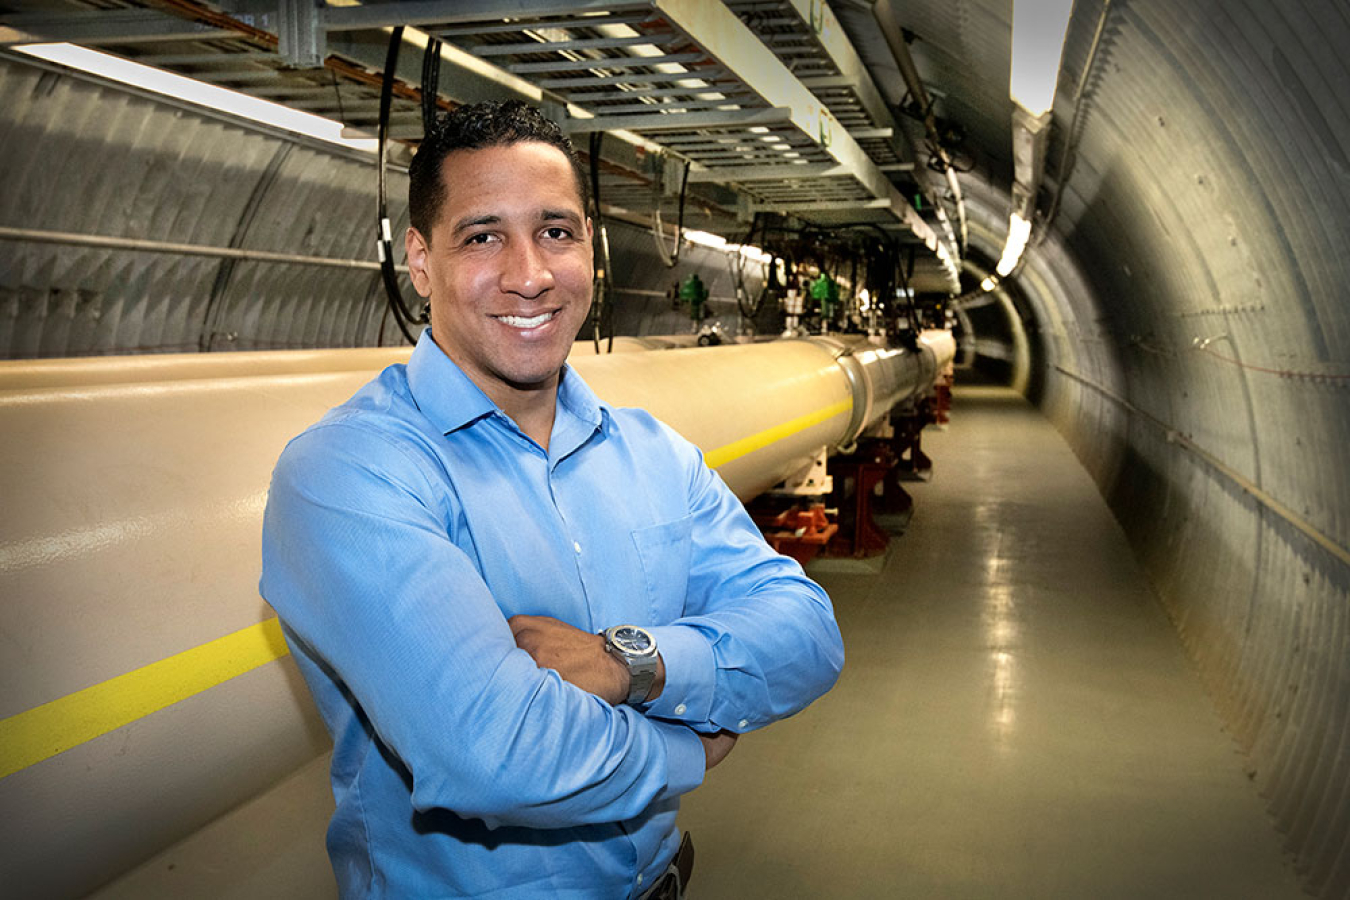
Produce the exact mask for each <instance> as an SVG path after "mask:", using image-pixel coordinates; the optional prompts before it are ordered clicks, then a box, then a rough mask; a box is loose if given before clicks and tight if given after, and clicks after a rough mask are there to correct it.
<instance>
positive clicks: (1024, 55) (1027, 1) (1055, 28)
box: [1008, 0, 1073, 116]
mask: <svg viewBox="0 0 1350 900" xmlns="http://www.w3.org/2000/svg"><path fill="white" fill-rule="evenodd" d="M1072 8H1073V2H1072V0H1013V11H1012V12H1013V24H1012V73H1011V78H1010V79H1009V85H1008V92H1009V93H1010V94H1011V95H1012V99H1013V101H1014V102H1016V103H1018V104H1019V105H1021V107H1022V108H1023V109H1025V110H1026V111H1027V112H1029V113H1031V115H1032V116H1039V115H1041V114H1042V113H1046V112H1048V111H1049V110H1050V108H1051V107H1052V106H1053V105H1054V100H1055V82H1056V81H1057V80H1058V78H1059V61H1060V56H1061V55H1062V54H1063V52H1064V33H1065V31H1066V30H1067V29H1068V27H1069V12H1070V10H1071V9H1072Z"/></svg>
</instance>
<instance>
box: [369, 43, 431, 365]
mask: <svg viewBox="0 0 1350 900" xmlns="http://www.w3.org/2000/svg"><path fill="white" fill-rule="evenodd" d="M402 43H403V27H402V26H399V27H397V28H395V29H394V30H393V33H392V34H390V35H389V51H388V53H386V54H385V58H384V79H383V81H382V83H381V85H380V125H379V132H378V144H379V161H378V163H377V164H376V167H375V168H376V172H377V176H376V223H375V249H376V251H377V252H378V253H379V257H380V276H381V279H382V280H383V281H384V294H385V297H386V299H388V301H389V309H390V311H391V312H393V314H394V321H396V322H397V323H398V330H399V331H401V332H403V337H404V338H406V339H407V341H408V343H410V344H416V343H417V339H416V338H415V337H413V335H412V332H411V331H410V330H409V329H408V325H409V324H412V323H419V322H426V320H427V319H426V314H425V313H423V315H422V316H420V317H419V316H413V314H412V313H410V312H408V308H407V306H406V305H404V302H403V294H402V292H401V291H400V290H399V287H398V272H397V271H395V269H394V248H393V236H392V234H391V227H390V224H389V206H388V203H387V202H386V201H385V161H386V156H387V152H386V151H387V150H388V144H389V107H390V106H391V105H392V103H393V97H394V71H395V69H396V68H397V66H398V50H399V46H400V45H401V44H402Z"/></svg>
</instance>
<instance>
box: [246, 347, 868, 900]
mask: <svg viewBox="0 0 1350 900" xmlns="http://www.w3.org/2000/svg"><path fill="white" fill-rule="evenodd" d="M260 587H261V591H262V594H263V596H264V597H266V599H267V600H268V602H270V603H271V604H272V606H273V607H274V608H275V609H276V611H277V613H278V614H279V615H280V617H281V621H282V623H283V626H284V629H285V634H286V639H287V641H288V642H289V644H290V647H291V649H292V651H293V654H294V656H295V660H296V662H297V664H298V665H299V667H300V670H301V672H302V673H303V674H304V677H305V680H306V681H307V682H308V684H309V687H310V690H311V691H312V692H313V695H314V698H315V700H316V702H317V704H318V707H319V710H320V712H321V713H322V715H323V718H324V720H325V722H326V724H327V726H328V729H329V730H330V731H331V732H332V735H333V741H334V752H333V764H332V781H333V792H334V796H335V799H336V804H337V806H336V811H335V812H334V815H333V819H332V823H331V825H330V826H329V830H328V849H329V854H330V856H331V857H332V860H333V866H334V870H335V872H336V875H337V880H338V884H339V887H340V890H341V893H342V896H343V897H392V898H421V897H501V898H507V897H509V898H513V900H514V898H532V897H540V898H545V897H547V898H559V897H562V898H572V897H575V898H582V897H584V898H622V897H634V896H636V895H638V894H640V893H641V892H642V891H643V890H645V889H646V887H648V886H650V885H651V883H652V880H653V879H655V878H656V877H658V876H659V875H660V873H661V872H662V870H663V869H664V868H665V866H666V864H667V862H668V861H669V859H670V858H671V857H672V855H673V854H674V852H675V850H676V846H677V843H678V835H677V832H676V830H675V814H676V810H677V808H678V805H679V799H678V798H679V796H680V795H681V794H683V793H685V792H686V791H689V790H692V789H693V788H695V787H697V786H698V785H699V784H700V783H701V782H702V779H703V771H704V754H703V749H702V745H701V744H700V742H699V740H698V738H697V737H696V736H695V734H694V731H693V730H691V729H694V730H698V731H704V732H710V731H716V730H718V729H730V730H732V731H736V732H745V731H750V730H752V729H755V728H758V727H760V726H763V725H766V724H768V723H770V722H772V721H774V720H776V719H779V718H782V717H784V716H787V715H791V714H792V713H794V712H797V711H798V710H800V709H802V708H803V707H805V706H806V705H807V704H808V703H810V702H811V701H812V700H814V699H815V698H816V697H818V696H820V695H821V694H823V693H824V692H825V691H826V690H828V689H829V688H830V687H831V685H833V684H834V681H835V679H836V678H837V676H838V672H839V670H840V667H841V666H842V664H843V645H842V643H841V641H840V637H839V631H838V628H837V627H836V625H835V622H834V615H833V611H832V609H831V606H830V601H829V599H828V598H827V597H826V596H825V594H824V592H822V591H821V589H820V588H819V587H818V586H817V585H816V584H815V583H814V582H812V581H811V580H809V579H808V578H807V577H806V576H805V575H804V574H803V573H802V571H801V568H800V567H799V566H798V565H797V564H796V563H795V562H794V561H792V560H791V559H788V558H786V557H783V556H779V555H778V554H776V553H774V552H773V551H772V550H771V549H770V548H769V547H768V546H767V545H766V544H765V543H764V540H763V539H762V538H761V536H760V534H759V532H758V530H757V529H756V528H755V526H754V524H753V523H752V522H751V520H750V518H749V516H747V515H746V513H745V510H744V509H743V508H742V506H741V504H740V502H739V501H738V500H737V499H736V498H735V496H734V495H733V494H732V493H731V492H730V491H729V490H728V489H727V487H726V485H725V484H724V483H723V482H722V480H721V479H720V478H719V477H718V476H717V475H716V474H715V473H713V472H712V471H710V470H709V469H708V467H707V466H706V465H705V464H704V462H703V457H702V454H700V453H699V451H698V449H697V448H695V447H694V446H693V445H691V444H690V443H688V442H687V441H685V440H684V439H682V438H681V437H679V436H678V435H676V434H675V433H674V432H673V431H671V430H670V429H669V428H667V427H666V426H664V425H662V424H661V423H660V422H658V421H656V420H655V419H653V418H652V417H651V416H650V415H648V414H647V413H645V412H642V411H640V410H634V409H615V408H611V407H609V406H607V405H606V404H604V403H601V402H600V401H599V400H598V398H597V397H596V396H595V394H594V393H593V392H592V391H591V390H590V389H589V388H588V387H587V386H586V385H585V383H584V382H582V380H581V379H580V378H579V377H578V376H577V375H576V373H575V372H573V371H572V370H570V369H567V368H564V370H563V377H562V382H561V384H560V387H559V390H558V410H557V415H556V417H555V421H554V425H553V432H552V435H551V437H550V440H549V448H548V450H547V451H544V450H543V449H542V448H541V447H540V446H539V445H538V444H536V443H535V442H534V441H532V440H530V439H529V438H528V437H526V436H525V434H524V433H523V432H521V431H520V429H519V428H517V427H516V425H515V423H514V422H512V421H511V419H509V418H508V417H507V416H506V415H504V414H503V413H502V412H501V411H500V410H499V409H498V408H497V407H496V406H495V405H494V404H493V403H492V401H490V400H489V399H488V398H487V396H486V395H485V394H483V393H482V391H480V390H479V389H478V388H477V387H476V386H475V385H474V384H473V383H472V382H471V381H470V380H469V379H468V378H467V377H466V376H465V375H464V374H463V372H461V371H460V369H459V368H458V367H457V366H456V365H455V364H454V363H453V362H452V361H451V360H450V359H449V358H448V357H447V356H445V354H444V353H443V352H442V351H441V350H440V348H439V347H438V346H437V345H436V344H435V343H434V342H433V341H432V340H431V337H430V332H426V333H424V334H423V335H422V338H421V340H420V341H419V343H418V345H417V347H416V349H415V350H414V351H413V354H412V357H411V359H410V360H409V362H408V364H407V366H401V365H396V366H391V367H389V368H388V369H386V370H384V372H383V373H381V374H380V375H379V377H377V378H376V379H375V380H374V381H372V382H371V383H370V384H368V385H366V386H365V387H364V388H362V389H361V391H360V392H358V393H357V394H356V395H355V396H354V397H352V399H351V400H349V401H347V402H346V403H345V404H343V405H342V406H339V407H337V408H336V409H334V410H332V411H331V412H329V413H328V414H327V415H326V416H325V417H324V418H323V419H322V420H321V421H320V422H319V423H317V424H316V425H314V426H312V427H311V428H310V429H308V430H307V431H306V432H304V433H303V434H302V435H300V436H299V437H297V438H296V439H295V440H293V441H292V442H291V443H290V444H289V445H288V446H287V448H286V450H285V452H284V453H283V454H282V456H281V459H280V461H279V462H278V463H277V467H276V471H275V473H274V475H273V479H272V488H271V492H270V495H269V498H268V503H267V512H266V516H265V520H264V526H263V572H262V582H261V585H260ZM518 613H526V614H531V615H546V616H553V617H555V618H558V619H561V620H563V621H565V622H568V623H569V624H571V625H573V626H575V627H577V628H581V629H584V630H586V631H589V632H598V631H600V630H602V629H603V628H605V627H608V626H610V625H617V624H622V623H632V624H636V625H642V626H646V627H648V628H650V629H651V630H652V632H653V633H654V634H655V636H656V639H657V642H658V646H659V647H660V650H661V654H662V657H663V659H664V660H665V665H666V685H665V690H664V692H663V693H662V694H661V696H660V697H659V698H657V699H656V700H655V701H653V702H652V703H651V704H649V705H648V707H647V708H645V709H640V710H639V709H634V708H630V707H627V706H619V707H614V706H610V705H609V704H608V703H606V702H605V701H603V700H601V699H599V698H598V697H596V696H594V695H592V694H589V693H587V692H585V691H583V690H581V689H580V688H577V687H575V686H573V685H571V684H569V683H567V682H565V681H563V680H562V679H561V678H560V677H559V676H558V674H557V673H556V672H554V671H553V670H551V669H541V668H539V667H538V666H536V664H535V662H534V660H533V659H532V658H531V657H530V656H529V655H528V654H527V653H525V652H524V651H523V650H520V649H518V648H517V647H516V645H515V641H514V640H513V638H512V635H511V631H510V628H509V627H508V625H507V622H506V620H507V618H508V617H509V616H512V615H515V614H518Z"/></svg>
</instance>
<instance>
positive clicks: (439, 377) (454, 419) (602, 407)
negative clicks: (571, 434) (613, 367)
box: [407, 328, 610, 434]
mask: <svg viewBox="0 0 1350 900" xmlns="http://www.w3.org/2000/svg"><path fill="white" fill-rule="evenodd" d="M407 371H408V389H409V391H411V392H412V396H413V400H414V401H415V402H416V403H417V408H418V409H420V410H421V411H422V414H423V415H424V416H426V417H427V418H428V419H430V420H431V422H432V424H433V425H435V426H436V427H437V428H438V429H440V431H441V433H442V434H449V433H450V432H452V431H458V430H459V429H461V428H463V427H464V426H466V425H470V424H472V423H474V422H476V421H478V420H479V419H482V418H484V417H486V416H490V415H492V414H493V413H494V412H497V411H498V410H497V404H495V403H493V402H492V400H491V399H490V398H489V397H488V395H487V394H484V393H483V391H482V390H481V389H480V388H479V387H478V385H476V384H474V383H473V382H472V381H471V380H469V376H467V375H465V374H464V370H463V369H461V368H460V367H459V366H458V365H456V364H455V361H454V360H452V359H451V358H450V357H448V356H446V355H445V351H444V350H442V349H441V348H440V345H439V344H437V343H436V341H435V340H434V339H433V338H432V337H431V329H430V328H427V329H424V330H423V331H422V335H421V337H419V338H418V339H417V346H416V347H414V348H413V352H412V356H411V357H410V358H409V359H408V370H407ZM558 406H559V407H560V410H561V411H565V412H567V413H569V414H570V415H571V416H573V417H575V418H576V419H578V420H580V423H581V424H584V425H585V426H587V427H588V431H589V432H590V433H594V431H595V430H596V429H599V430H601V431H604V430H606V424H607V423H608V421H609V417H610V409H609V406H608V405H607V404H606V403H604V402H603V401H602V400H601V399H600V398H599V397H597V396H596V395H595V392H594V391H592V390H591V388H590V385H588V384H586V382H584V381H582V380H581V376H580V375H578V374H577V373H576V372H575V371H574V370H573V369H572V367H571V366H569V365H566V364H564V365H563V368H562V376H561V379H560V381H559V384H558ZM554 430H555V433H556V432H557V424H555V426H554Z"/></svg>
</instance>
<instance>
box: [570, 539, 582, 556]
mask: <svg viewBox="0 0 1350 900" xmlns="http://www.w3.org/2000/svg"><path fill="white" fill-rule="evenodd" d="M572 549H573V550H575V551H577V553H580V552H581V544H580V543H578V542H577V541H573V542H572Z"/></svg>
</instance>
